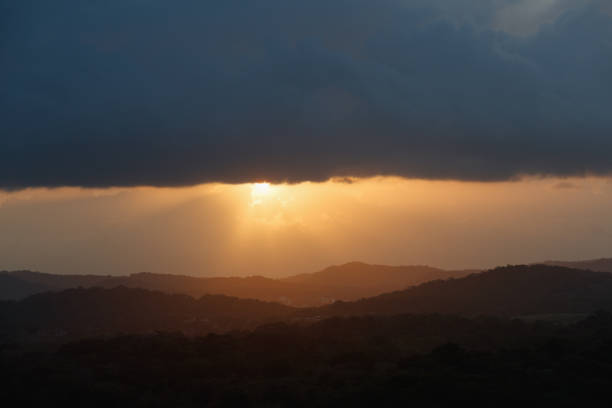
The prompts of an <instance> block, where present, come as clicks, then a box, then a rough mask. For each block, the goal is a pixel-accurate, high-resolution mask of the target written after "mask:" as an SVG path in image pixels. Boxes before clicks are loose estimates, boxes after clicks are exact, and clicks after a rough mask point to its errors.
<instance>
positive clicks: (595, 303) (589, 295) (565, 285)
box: [301, 265, 612, 316]
mask: <svg viewBox="0 0 612 408" xmlns="http://www.w3.org/2000/svg"><path fill="white" fill-rule="evenodd" d="M599 309H605V310H612V274H609V273H601V272H592V271H583V270H578V269H569V268H564V267H558V266H549V265H518V266H507V267H500V268H496V269H493V270H490V271H487V272H482V273H476V274H472V275H469V276H467V277H464V278H459V279H449V280H445V281H442V280H439V281H432V282H427V283H424V284H421V285H419V286H415V287H412V288H409V289H406V290H403V291H397V292H392V293H387V294H383V295H380V296H375V297H372V298H368V299H362V300H359V301H356V302H336V303H334V304H332V305H328V306H323V307H320V308H316V309H310V310H305V311H303V312H301V313H302V314H303V315H308V316H338V315H366V314H399V313H453V314H461V315H479V314H492V315H506V316H520V315H532V314H558V313H591V312H594V311H596V310H599Z"/></svg>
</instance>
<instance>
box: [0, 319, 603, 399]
mask: <svg viewBox="0 0 612 408" xmlns="http://www.w3.org/2000/svg"><path fill="white" fill-rule="evenodd" d="M0 356H1V362H2V367H1V370H0V373H1V374H0V383H1V384H3V387H2V391H0V392H1V394H0V398H2V400H3V401H19V403H20V404H21V405H22V406H36V405H40V406H88V407H110V406H130V407H202V406H211V407H230V406H231V407H249V406H257V407H315V406H316V407H319V406H321V407H331V406H334V407H337V406H357V407H360V406H364V407H366V406H367V407H369V406H373V405H374V406H401V405H407V406H419V405H421V406H423V405H426V406H434V407H435V406H451V405H452V406H460V405H462V404H468V405H469V406H516V405H518V404H526V405H527V406H533V405H535V404H546V405H544V406H549V404H556V405H557V406H588V405H589V404H590V403H592V402H593V401H595V400H602V401H603V400H607V398H608V396H609V389H610V386H612V315H610V314H608V313H606V312H600V313H597V314H594V315H592V316H591V317H589V318H587V319H586V320H583V321H581V322H579V323H577V324H573V325H570V326H559V325H553V324H550V323H525V322H523V321H519V320H509V319H505V318H490V317H489V318H485V317H482V318H476V319H468V318H461V317H456V316H455V317H453V316H442V315H426V316H414V315H403V316H394V317H381V316H379V317H373V316H370V317H360V318H357V317H355V318H333V319H328V320H323V321H320V322H317V323H314V324H311V325H304V324H293V325H288V324H284V323H280V324H271V325H265V326H262V327H259V328H258V329H256V330H254V331H244V332H235V333H233V334H226V335H213V334H211V335H208V336H205V337H195V338H193V337H186V336H184V335H183V334H180V333H157V334H152V335H129V336H121V337H115V338H110V339H90V340H82V341H79V342H74V343H69V344H66V345H64V346H62V347H60V348H59V349H57V350H55V351H46V352H44V351H43V352H41V351H37V352H31V351H29V349H28V348H22V347H20V346H17V345H8V344H5V345H4V346H3V347H2V349H1V351H0Z"/></svg>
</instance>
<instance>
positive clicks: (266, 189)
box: [251, 183, 272, 197]
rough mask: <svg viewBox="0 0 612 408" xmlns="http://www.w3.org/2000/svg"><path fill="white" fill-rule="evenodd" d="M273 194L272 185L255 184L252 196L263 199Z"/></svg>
mask: <svg viewBox="0 0 612 408" xmlns="http://www.w3.org/2000/svg"><path fill="white" fill-rule="evenodd" d="M271 192H272V186H270V183H253V185H252V186H251V195H252V196H253V197H263V196H266V195H268V194H270V193H271Z"/></svg>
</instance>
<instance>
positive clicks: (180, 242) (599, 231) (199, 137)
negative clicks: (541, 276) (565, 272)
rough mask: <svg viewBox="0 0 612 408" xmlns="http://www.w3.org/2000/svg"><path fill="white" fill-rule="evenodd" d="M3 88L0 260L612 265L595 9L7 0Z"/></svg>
mask: <svg viewBox="0 0 612 408" xmlns="http://www.w3.org/2000/svg"><path fill="white" fill-rule="evenodd" d="M0 88H1V89H2V92H0V260H1V261H0V269H3V268H4V269H20V268H33V269H38V270H43V271H48V272H57V273H68V272H71V273H76V272H95V273H110V274H116V273H129V272H139V271H143V270H147V271H153V272H168V273H175V272H176V273H179V272H180V273H191V274H198V275H217V274H237V275H245V274H265V275H274V276H280V275H286V274H291V273H293V272H296V273H297V272H305V271H311V270H316V269H317V268H321V267H323V266H326V265H328V264H334V263H342V262H347V261H352V260H362V261H366V262H375V263H384V264H412V263H418V264H424V263H427V264H431V265H434V266H442V267H452V268H463V267H466V268H467V267H486V266H494V265H496V264H505V263H516V262H529V261H537V260H543V259H548V258H565V259H567V258H574V259H576V258H589V257H598V256H612V251H611V250H609V249H608V248H609V247H611V245H610V243H612V240H611V239H610V238H611V237H610V235H609V234H610V229H609V228H610V226H609V221H608V220H610V219H612V217H611V215H612V214H611V213H612V210H608V209H607V208H608V207H611V208H612V205H610V204H612V201H610V198H611V197H610V190H611V187H610V186H611V184H610V181H609V180H610V179H611V173H612V160H610V157H611V156H612V114H611V113H610V112H612V6H610V2H609V1H608V0H377V1H371V0H311V1H308V2H305V1H296V0H261V1H248V0H225V1H223V2H205V1H196V0H182V1H177V2H167V1H162V0H107V1H95V0H79V1H77V0H56V1H53V2H49V1H44V0H20V1H11V0H0ZM264 182H266V183H271V185H270V186H269V187H268V186H266V185H261V184H260V185H259V186H258V187H254V184H253V183H264Z"/></svg>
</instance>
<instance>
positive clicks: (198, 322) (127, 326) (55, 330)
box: [0, 287, 293, 341]
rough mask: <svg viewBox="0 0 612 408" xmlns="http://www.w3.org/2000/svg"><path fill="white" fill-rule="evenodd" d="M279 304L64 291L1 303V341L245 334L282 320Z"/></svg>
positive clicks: (130, 291) (284, 310)
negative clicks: (164, 333) (162, 332)
mask: <svg viewBox="0 0 612 408" xmlns="http://www.w3.org/2000/svg"><path fill="white" fill-rule="evenodd" d="M292 312H293V309H292V308H291V307H288V306H284V305H281V304H279V303H270V302H262V301H259V300H249V299H238V298H232V297H228V296H223V295H206V296H203V297H201V298H199V299H195V298H193V297H191V296H187V295H169V294H165V293H161V292H155V291H148V290H144V289H134V288H125V287H118V288H113V289H102V288H91V289H68V290H65V291H62V292H48V293H43V294H38V295H33V296H31V297H29V298H27V299H24V300H21V301H7V302H1V303H0V336H1V337H0V339H1V338H4V339H13V340H16V341H18V340H20V339H21V340H26V341H63V340H65V339H69V338H81V337H87V336H98V335H114V334H117V333H148V332H153V331H158V330H165V331H182V332H184V333H187V334H205V333H210V332H218V333H223V332H227V331H231V330H246V329H249V328H254V327H256V326H258V325H260V324H263V323H266V322H270V321H278V320H283V319H285V318H287V317H288V316H289V315H290V314H291V313H292Z"/></svg>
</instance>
